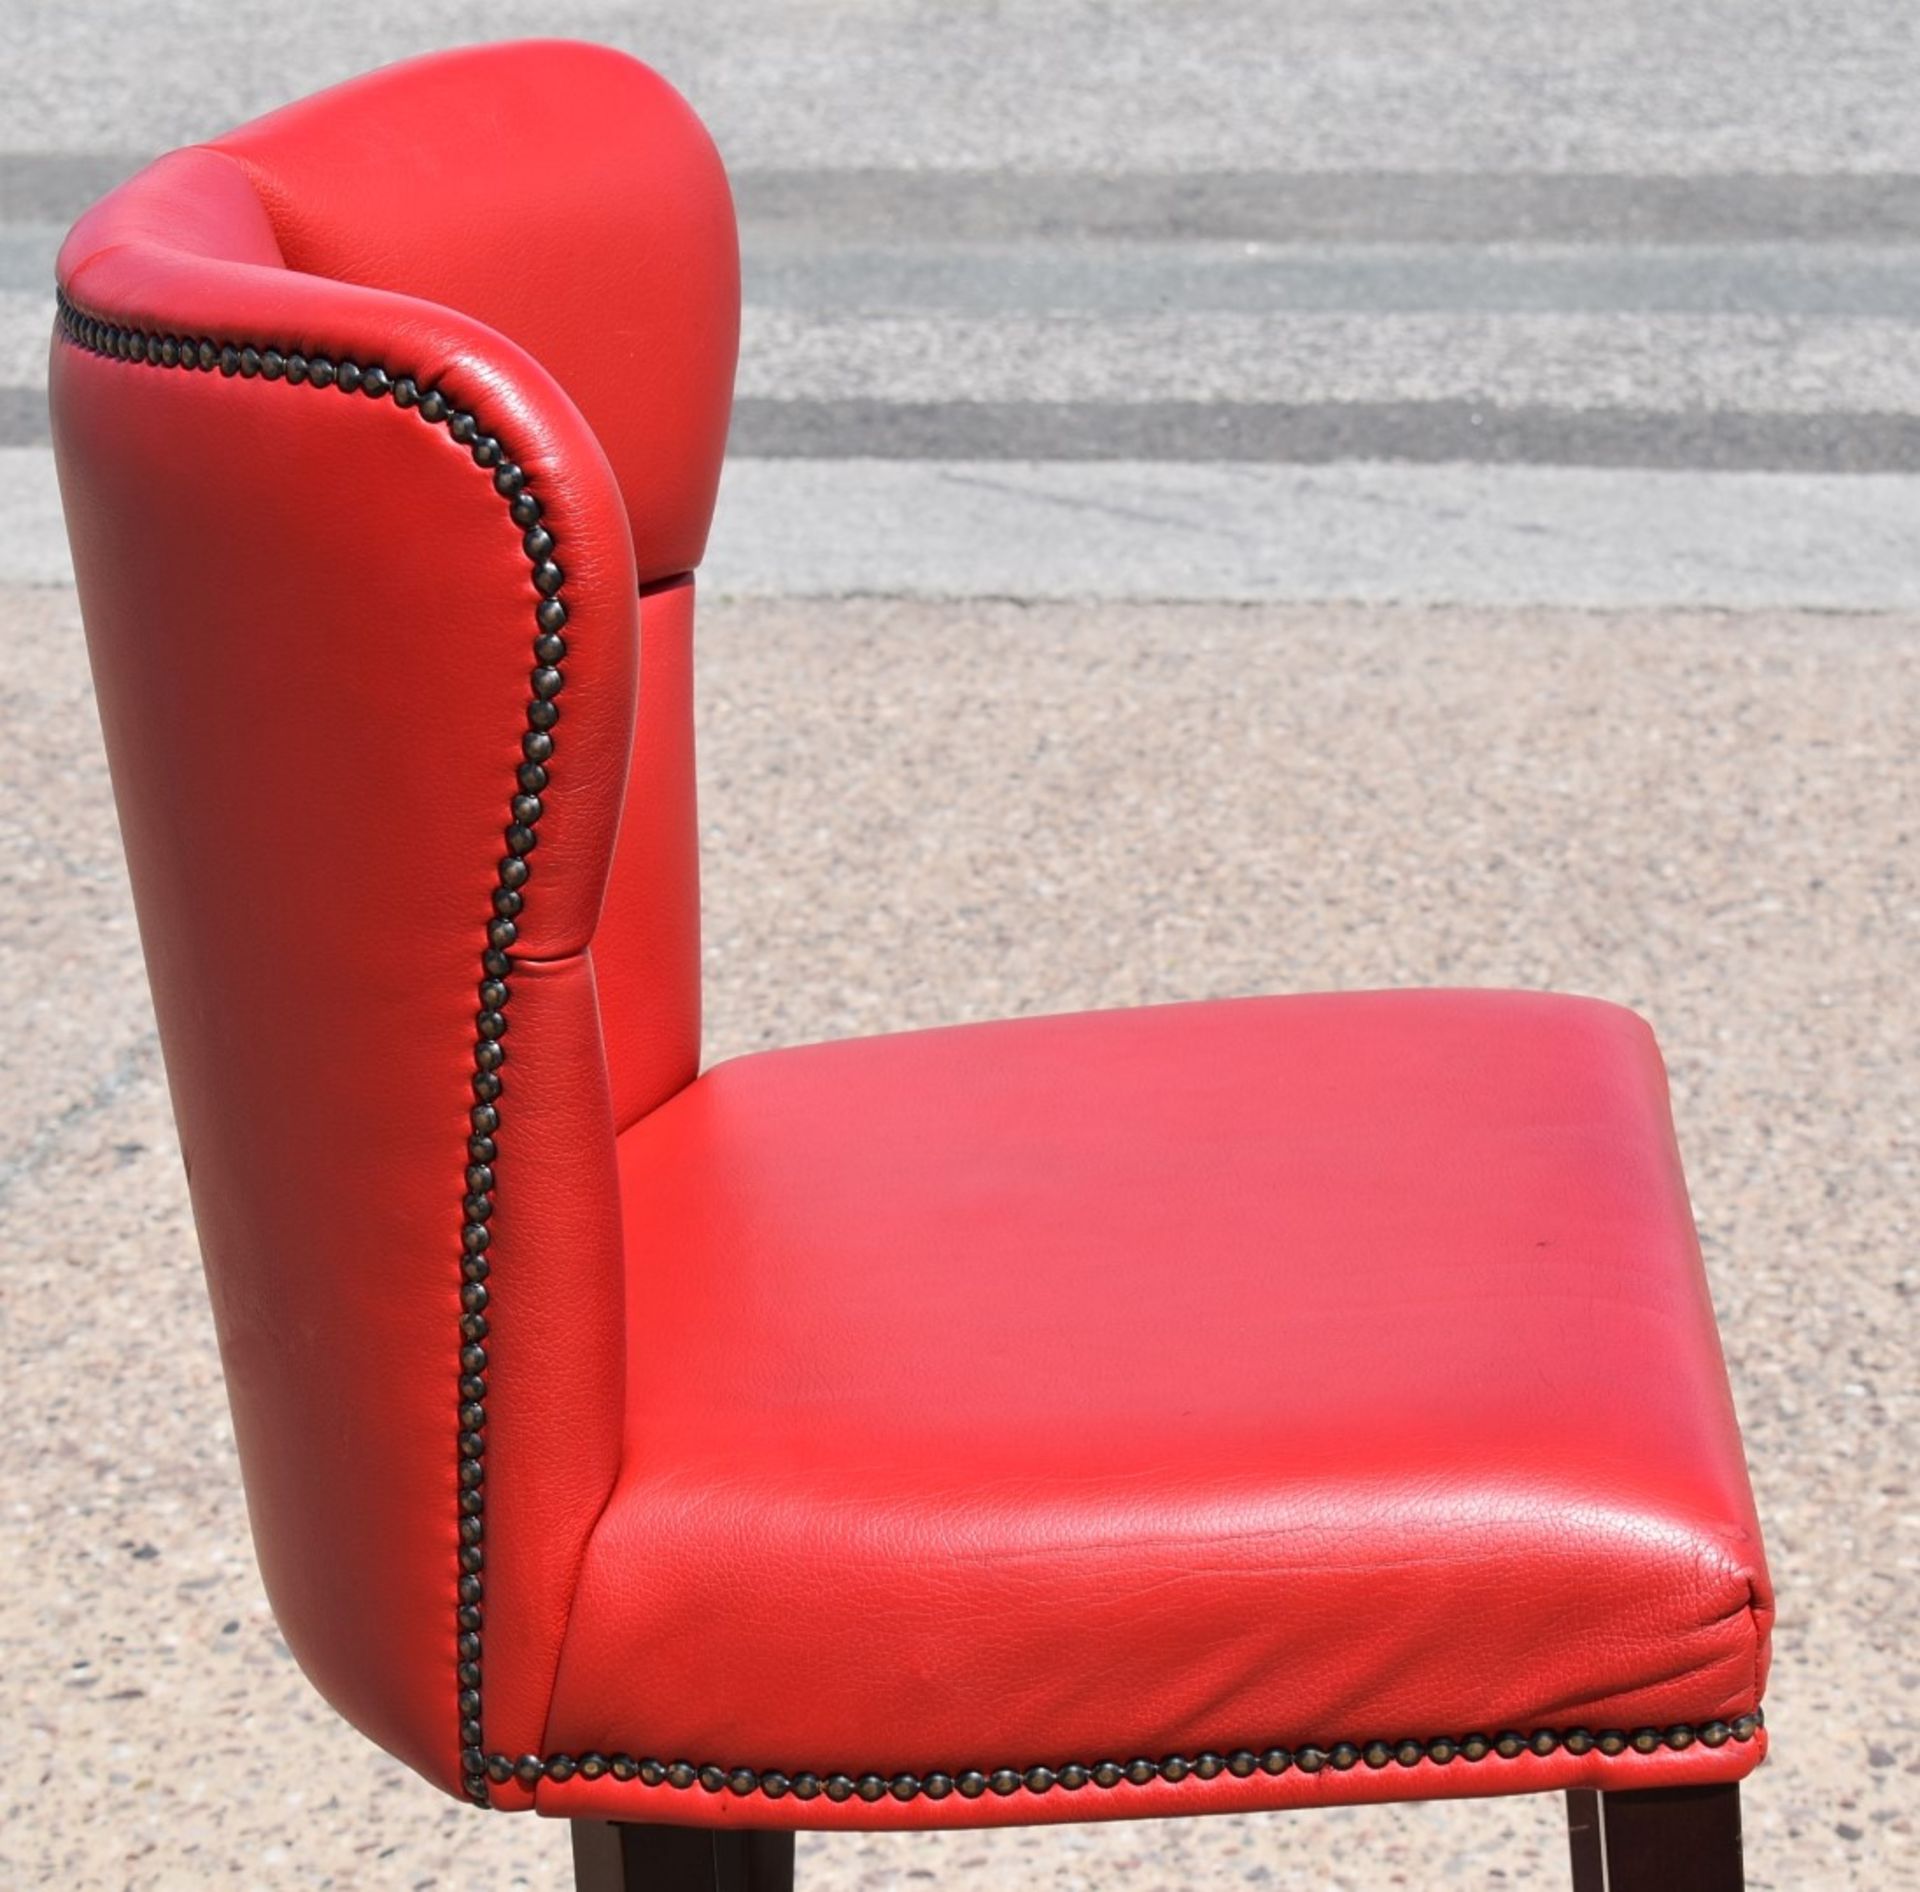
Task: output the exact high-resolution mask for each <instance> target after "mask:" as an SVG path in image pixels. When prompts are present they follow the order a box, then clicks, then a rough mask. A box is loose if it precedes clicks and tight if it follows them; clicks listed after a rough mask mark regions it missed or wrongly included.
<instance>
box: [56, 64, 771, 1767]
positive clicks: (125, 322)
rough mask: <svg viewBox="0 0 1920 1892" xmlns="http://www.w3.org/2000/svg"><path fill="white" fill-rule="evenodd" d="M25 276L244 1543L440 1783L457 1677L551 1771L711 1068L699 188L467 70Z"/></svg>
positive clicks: (695, 163) (690, 164) (722, 209)
mask: <svg viewBox="0 0 1920 1892" xmlns="http://www.w3.org/2000/svg"><path fill="white" fill-rule="evenodd" d="M59 276H60V286H61V314H60V325H61V334H60V336H59V337H58V338H57V339H56V344H55V347H54V351H53V360H52V410H53V418H54V434H55V447H56V452H57V457H58V464H59V473H60V481H61V487H62V492H63V495H64V500H65V505H66V509H67V515H68V520H69V523H70V529H71V536H72V542H73V552H74V561H75V567H76V570H77V574H78V580H79V588H80V596H81V603H82V608H83V612H84V616H85V619H86V624H87V630H88V636H89V639H90V644H91V650H92V658H93V664H94V672H95V677H96V681H97V685H98V692H99V700H100V711H101V718H102V723H103V726H104V729H105V733H106V742H107V750H108V755H109V758H110V761H111V765H112V771H113V776H114V782H115V787H116V792H117V799H118V803H119V808H120V813H121V821H122V826H123V829H124V832H125V841H126V850H127V855H128V859H129V862H130V865H131V871H132V878H133V886H134V893H135V897H136V902H137V906H138V910H139V917H140V926H141V934H142V938H143V941H144V944H145V949H146V955H147V961H148V965H149V968H150V971H151V976H152V984H153V991H154V998H155V1003H156V1008H157V1012H158V1016H159V1023H160V1030H161V1036H162V1041H163V1044H164V1047H165V1054H166V1060H167V1068H168V1074H169V1079H170V1082H171V1086H172V1091H173V1100H174V1107H175V1112H176V1115H177V1119H178V1123H179V1131H180V1137H181V1142H182V1145H183V1148H184V1153H185V1158H186V1162H187V1166H188V1170H189V1175H190V1179H191V1187H192V1194H193V1206H194V1214H195V1219H196V1221H197V1223H198V1227H199V1233H200V1239H201V1243H202V1247H203V1252H204V1258H205V1263H206V1271H207V1279H208V1283H209V1288H210V1292H211V1297H212V1301H213V1307H214V1312H215V1316H216V1322H217V1327H218V1332H219V1338H220V1347H221V1353H222V1358H223V1362H224V1365H225V1370H226V1376H227V1382H228V1385H229V1388H230V1391H231V1398H232V1406H233V1413H234V1423H235V1432H236V1437H237V1441H238V1446H239V1452H240V1457H241V1462H242V1466H243V1470H244V1474H245V1480H246V1488H247V1495H248V1501H249V1505H250V1507H251V1512H252V1519H253V1528H254V1536H255V1542H256V1544H257V1547H258V1551H259V1556H260V1561H261V1565H262V1568H263V1571H264V1574H265V1578H266V1582H267V1586H268V1589H269V1592H270V1594H271V1596H272V1600H273V1604H274V1608H275V1612H276V1614H277V1616H278V1619H279V1622H280V1624H281V1626H282V1628H283V1630H284V1632H285V1634H286V1637H287V1640H288V1642H289V1644H290V1645H291V1646H292V1648H293V1650H294V1652H295V1654H296V1655H297V1656H298V1658H299V1660H300V1662H301V1663H302V1665H303V1666H304V1667H305V1668H306V1670H307V1671H308V1673H309V1674H310V1675H311V1676H312V1677H313V1679H314V1680H315V1681H316V1682H317V1683H318V1685H319V1686H320V1688H321V1689H322V1691H323V1692H324V1693H325V1694H326V1695H327V1696H328V1697H329V1698H330V1699H331V1700H332V1701H333V1703H334V1704H335V1705H336V1706H337V1707H338V1708H339V1709H341V1710H342V1711H343V1712H344V1713H345V1714H346V1715H347V1716H348V1717H350V1718H351V1719H352V1720H353V1721H354V1722H356V1723H357V1724H358V1725H359V1726H360V1727H361V1728H362V1729H364V1730H365V1731H366V1732H367V1733H368V1734H370V1735H372V1736H373V1737H374V1738H375V1739H377V1740H379V1741H380V1742H381V1743H383V1744H384V1745H385V1746H386V1747H387V1748H389V1749H390V1750H391V1751H392V1752H394V1753H396V1754H398V1755H400V1756H402V1757H403V1758H404V1759H406V1760H407V1761H409V1762H411V1763H412V1764H413V1765H414V1766H415V1767H417V1768H419V1769H421V1770H422V1771H423V1772H425V1773H427V1774H429V1775H430V1776H432V1777H433V1778H435V1779H437V1780H440V1781H441V1782H443V1783H445V1784H446V1785H448V1786H449V1787H450V1788H452V1789H454V1790H455V1791H459V1790H460V1787H461V1784H462V1780H463V1775H464V1776H465V1777H466V1778H467V1779H468V1780H469V1783H470V1781H471V1770H470V1768H463V1764H462V1760H461V1755H462V1751H463V1749H467V1750H471V1749H472V1748H474V1747H477V1745H478V1742H479V1735H478V1728H479V1725H480V1713H481V1702H480V1688H481V1685H482V1677H483V1673H484V1682H485V1688H486V1691H487V1697H486V1725H487V1729H488V1734H489V1738H490V1739H497V1740H501V1741H505V1742H509V1743H517V1744H519V1745H521V1746H524V1747H528V1748H533V1749H536V1750H537V1749H538V1748H539V1746H540V1742H541V1737H542V1726H541V1721H542V1717H543V1715H544V1712H545V1707H546V1703H547V1700H548V1697H549V1695H550V1693H551V1684H552V1676H553V1669H554V1665H555V1662H556V1659H557V1652H558V1648H559V1643H560V1639H561V1635H562V1632H563V1630H564V1628H565V1622H566V1614H567V1607H568V1600H569V1598H570V1596H571V1593H572V1584H573V1580H574V1577H575V1574H576V1566H577V1564H578V1561H579V1558H580V1556H581V1552H582V1547H583V1544H584V1541H585V1538H586V1534H587V1532H588V1529H589V1526H590V1525H591V1523H592V1522H593V1520H594V1519H595V1517H596V1516H597V1515H598V1513H599V1512H600V1510H601V1508H602V1507H603V1505H604V1504H605V1502H606V1500H607V1497H608V1493H609V1490H610V1487H611V1484H612V1481H613V1478H614V1476H615V1471H616V1459H617V1456H618V1451H619V1440H620V1404H621V1398H622V1375H623V1371H624V1365H623V1361H624V1341H623V1336H622V1318H621V1297H622V1288H621V1231H620V1218H619V1210H618V1196H619V1190H618V1182H617V1178H616V1175H615V1170H614V1161H615V1135H616V1130H617V1128H619V1127H620V1126H623V1125H625V1124H627V1123H630V1122H632V1121H633V1120H634V1119H636V1118H637V1117H639V1116H640V1115H642V1114H643V1113H644V1112H645V1111H646V1110H647V1109H648V1108H649V1107H650V1106H652V1105H654V1104H656V1103H658V1102H659V1101H660V1100H661V1099H662V1098H664V1097H666V1096H668V1095H670V1094H672V1093H673V1092H675V1091H676V1090H678V1089H679V1088H680V1087H681V1086H682V1085H684V1084H685V1083H686V1082H687V1081H688V1080H689V1079H690V1078H691V1077H692V1076H693V1075H694V1071H695V1067H696V1059H697V1050H698V1035H699V941H698V917H697V914H698V894H697V875H696V865H695V840H694V799H693V777H692V738H691V725H690V701H689V657H690V653H689V639H690V635H691V626H692V584H691V577H690V574H691V572H692V569H693V567H694V566H695V565H696V564H697V563H698V562H699V559H700V556H701V551H702V548H703V544H704V541H705V537H706V532H707V524H708V518H709V514H710V512H711V509H712V505H713V497H714V489H715V485H716V482H717V479H718V475H719V468H720V458H721V451H722V446H723V443H724V437H725V432H726V423H727V413H728V404H729V400H730V394H731V384H732V374H733V361H734V351H735V340H736V330H737V312H738V268H737V257H736V247H735V237H734V228H733V217H732V210H731V205H730V201H729V197H728V191H727V186H726V182H725V178H724V174H723V172H722V170H721V167H720V163H719V160H718V158H717V156H716V154H715V152H714V150H713V147H712V145H711V143H710V141H709V139H708V137H707V135H706V133H705V132H704V131H703V129H702V128H701V126H700V124H699V123H698V121H697V120H696V119H695V118H694V116H693V115H692V113H691V112H690V110H689V109H688V108H687V106H686V105H685V104H684V103H683V102H682V100H681V99H680V98H679V97H678V96H677V95H676V94H675V93H674V92H673V91H672V90H671V89H670V88H669V87H668V86H667V85H666V84H665V83H664V82H662V81H661V80H660V79H659V78H657V77H656V76H655V75H654V74H652V73H651V72H649V71H648V70H647V69H646V68H644V67H642V66H640V65H638V64H636V63H634V62H633V61H631V60H629V59H626V58H625V57H623V56H621V55H619V54H616V53H612V52H609V51H605V50H602V49H598V48H593V47H587V46H579V45H563V44H546V45H536V46H526V45H521V46H513V47H501V48H482V49H475V50H472V51H468V52H465V53H462V54H457V55H452V56H442V57H439V58H436V59H433V60H430V61H422V62H417V63H414V64H408V65H402V66H398V67H394V68H390V69H388V70H387V71H385V72H382V73H379V74H376V75H374V76H373V77H371V78H368V79H365V80H361V81H357V82H355V83H353V84H350V85H346V86H342V87H339V88H336V89H335V90H333V91H330V92H327V93H324V94H322V95H320V96H318V97H316V98H314V99H311V100H309V101H307V102H305V103H303V104H300V105H296V106H293V107H291V108H290V109H288V110H285V111H281V112H277V113H274V114H273V115H271V116H269V117H266V118H263V119H261V120H259V121H258V122H256V123H254V124H251V125H248V126H246V127H244V128H242V129H241V130H239V131H237V132H235V133H233V134H232V135H231V136H228V137H225V138H221V139H218V140H216V141H215V142H213V143H211V144H207V145H202V146H199V147H196V148H193V149H190V150H186V151H182V152H177V153H175V154H174V155H173V156H171V157H169V158H166V159H163V160H161V161H160V162H159V163H158V164H156V165H154V166H153V167H152V168H150V169H149V170H147V171H145V172H143V173H142V174H141V175H139V176H138V177H136V178H134V179H133V180H132V181H131V182H130V183H128V184H126V185H125V186H123V187H122V188H121V189H120V190H119V191H117V192H115V193H114V194H113V195H112V196H110V197H108V198H107V199H105V200H104V201H103V202H102V203H101V204H99V205H98V206H97V207H96V208H95V209H94V210H93V211H92V212H90V213H89V214H88V215H87V216H86V217H85V218H84V219H83V220H82V221H81V223H80V224H79V225H78V226H77V227H76V228H75V230H74V232H73V234H72V236H71V237H70V238H69V240H68V242H67V244H66V247H65V249H64V250H63V252H62V254H61V258H60V266H59ZM609 944H610V946H611V950H600V949H602V948H605V947H607V946H608V945H609ZM507 1275H510V1276H511V1278H512V1282H513V1289H514V1291H513V1294H512V1296H511V1301H512V1306H511V1312H510V1314H507V1313H504V1311H503V1310H496V1309H494V1308H493V1307H492V1306H491V1304H490V1302H491V1293H490V1286H489V1283H490V1281H493V1280H495V1279H496V1277H504V1276H507ZM509 1393H510V1396H503V1395H504V1394H509ZM483 1661H484V1670H483V1666H482V1665H483ZM456 1699H457V1701H458V1714H457V1715H456V1714H455V1712H454V1707H455V1702H456Z"/></svg>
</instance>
